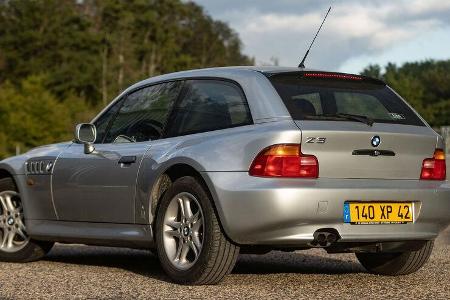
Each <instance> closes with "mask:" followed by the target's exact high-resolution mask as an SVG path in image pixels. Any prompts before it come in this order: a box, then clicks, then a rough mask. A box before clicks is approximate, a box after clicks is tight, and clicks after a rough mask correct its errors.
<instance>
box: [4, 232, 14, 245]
mask: <svg viewBox="0 0 450 300" xmlns="http://www.w3.org/2000/svg"><path fill="white" fill-rule="evenodd" d="M15 236H16V233H15V232H13V231H10V232H9V234H8V237H7V239H8V241H7V242H6V248H12V247H13V246H14V245H13V241H14V237H15Z"/></svg>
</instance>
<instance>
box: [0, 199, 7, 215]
mask: <svg viewBox="0 0 450 300" xmlns="http://www.w3.org/2000/svg"><path fill="white" fill-rule="evenodd" d="M0 205H1V206H2V211H3V213H5V212H6V211H7V210H8V206H6V200H5V198H4V197H3V196H1V195H0Z"/></svg>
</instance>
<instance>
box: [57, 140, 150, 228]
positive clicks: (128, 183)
mask: <svg viewBox="0 0 450 300" xmlns="http://www.w3.org/2000/svg"><path fill="white" fill-rule="evenodd" d="M149 147H150V143H127V144H98V145H96V152H95V153H93V154H84V151H83V145H80V144H75V143H74V144H72V145H71V146H70V147H69V148H68V149H66V151H64V152H63V153H62V155H61V156H60V158H59V159H58V161H57V163H56V165H55V169H54V173H53V196H54V200H55V206H56V211H57V212H58V216H59V220H62V221H83V222H109V223H134V198H135V190H136V176H137V172H138V170H139V166H140V163H141V161H142V157H143V155H144V154H145V152H146V151H147V149H148V148H149ZM131 157H136V159H135V161H134V162H132V161H133V159H130V158H131ZM124 158H125V160H126V161H125V163H120V160H121V159H122V161H124Z"/></svg>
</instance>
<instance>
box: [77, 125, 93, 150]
mask: <svg viewBox="0 0 450 300" xmlns="http://www.w3.org/2000/svg"><path fill="white" fill-rule="evenodd" d="M96 139H97V129H96V128H95V125H94V124H90V123H82V124H78V125H77V127H76V128H75V141H76V142H77V143H80V144H83V145H84V153H85V154H91V153H92V152H94V151H95V148H94V142H95V140H96Z"/></svg>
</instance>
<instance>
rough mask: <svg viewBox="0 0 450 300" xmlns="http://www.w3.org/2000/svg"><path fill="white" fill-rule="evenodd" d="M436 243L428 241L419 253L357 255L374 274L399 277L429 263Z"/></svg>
mask: <svg viewBox="0 0 450 300" xmlns="http://www.w3.org/2000/svg"><path fill="white" fill-rule="evenodd" d="M433 245H434V241H427V242H426V243H425V244H424V245H423V246H422V248H420V249H419V250H417V251H409V252H402V253H356V257H357V258H358V260H359V262H360V263H361V264H362V265H363V267H364V268H366V269H367V271H369V272H370V273H372V274H377V275H386V276H399V275H407V274H411V273H414V272H416V271H418V270H419V269H420V268H422V267H423V265H424V264H425V263H426V262H427V261H428V258H429V257H430V255H431V252H432V250H433Z"/></svg>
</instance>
